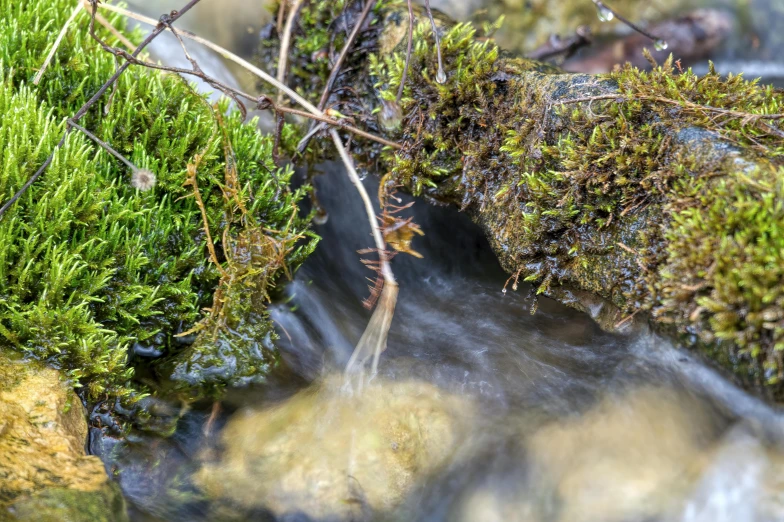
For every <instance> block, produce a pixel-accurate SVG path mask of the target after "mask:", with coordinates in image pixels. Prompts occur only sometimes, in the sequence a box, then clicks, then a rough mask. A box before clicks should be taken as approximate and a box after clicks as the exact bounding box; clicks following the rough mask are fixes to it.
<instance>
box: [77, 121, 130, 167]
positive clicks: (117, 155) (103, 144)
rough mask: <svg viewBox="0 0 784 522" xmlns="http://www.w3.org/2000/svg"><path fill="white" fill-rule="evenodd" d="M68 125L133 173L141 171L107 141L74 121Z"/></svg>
mask: <svg viewBox="0 0 784 522" xmlns="http://www.w3.org/2000/svg"><path fill="white" fill-rule="evenodd" d="M66 124H67V125H68V126H69V127H73V128H74V129H76V130H78V131H79V132H81V133H82V134H84V135H85V136H87V137H88V138H90V139H91V140H93V141H94V142H95V143H97V144H98V145H100V146H101V147H103V149H104V150H105V151H106V152H108V153H109V154H111V155H112V156H114V157H115V158H117V159H118V160H120V161H121V162H123V163H125V165H126V166H128V168H130V169H131V170H132V171H134V172H136V171H137V170H139V168H138V167H137V166H136V165H134V164H133V163H131V162H130V161H128V159H126V157H125V156H123V155H122V154H120V153H119V152H117V151H116V150H114V149H113V148H112V147H111V146H110V145H109V144H108V143H106V142H105V141H103V140H101V139H100V138H99V137H98V136H96V135H95V134H93V133H92V132H90V131H88V130H87V129H85V128H84V127H82V126H81V125H79V124H78V123H76V122H74V121H73V120H68V121H67V122H66Z"/></svg>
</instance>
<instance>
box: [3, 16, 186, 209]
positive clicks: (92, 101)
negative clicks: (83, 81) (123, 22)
mask: <svg viewBox="0 0 784 522" xmlns="http://www.w3.org/2000/svg"><path fill="white" fill-rule="evenodd" d="M199 2H200V0H190V2H188V3H187V4H186V5H185V6H184V7H183V8H182V9H180V10H179V11H174V12H173V14H172V15H171V16H170V21H171V22H174V21H176V20H178V19H179V18H180V17H182V16H183V15H184V14H185V13H187V12H188V11H190V10H191V8H193V6H195V5H196V4H198V3H199ZM94 5H95V4H94ZM102 5H106V4H102ZM165 28H166V26H165V25H164V24H162V23H157V22H156V24H155V29H153V31H152V32H151V33H150V34H149V35H148V36H147V38H145V39H144V41H143V42H142V43H141V44H139V46H138V47H137V48H136V50H135V51H134V52H133V54H132V55H131V56H133V57H134V58H135V57H137V56H138V55H139V54H140V53H141V52H142V51H143V50H144V48H145V47H147V46H148V45H149V44H150V42H152V41H153V40H155V38H157V37H158V35H159V34H161V33H162V32H163V31H164V29H165ZM130 66H131V62H125V63H124V64H122V65H121V66H120V67H118V68H117V70H116V71H115V73H114V74H113V75H112V77H111V78H109V79H108V80H106V82H105V83H104V84H103V85H102V86H101V87H100V88H99V89H98V91H96V92H95V94H93V96H92V97H91V98H90V99H89V100H87V101H86V102H85V103H84V105H82V107H81V108H80V109H79V110H78V111H77V112H76V114H74V115H73V116H72V117H71V120H72V121H74V122H77V121H79V120H80V119H81V118H82V117H83V116H84V115H85V114H87V111H89V110H90V108H91V107H92V106H93V105H95V103H96V102H97V101H98V100H100V99H101V96H103V95H104V93H105V92H106V91H107V90H108V89H109V87H111V86H112V85H114V83H115V82H116V81H117V79H118V78H119V77H120V76H121V75H122V73H124V72H125V70H126V69H127V68H128V67H130ZM69 130H70V129H69V128H68V127H66V130H65V132H64V133H63V137H62V138H60V141H59V142H58V143H57V145H55V148H54V150H53V151H52V152H51V154H49V156H48V157H47V158H46V160H45V161H44V163H43V164H42V165H41V166H40V167H39V169H38V170H37V171H36V172H35V174H33V175H32V176H30V178H29V179H28V180H27V182H26V183H25V184H24V185H23V186H22V188H20V189H19V190H18V191H17V192H16V194H14V195H13V197H11V199H9V200H8V201H7V202H6V203H5V204H4V205H3V206H2V207H0V217H2V216H3V215H4V214H5V212H6V211H7V210H8V209H9V208H10V207H11V205H13V204H14V203H16V201H17V200H18V199H19V198H20V197H22V195H23V194H24V193H25V192H26V191H27V189H28V188H30V186H31V185H32V184H33V183H35V181H36V180H37V179H38V178H39V177H40V176H41V174H43V173H44V171H45V170H46V169H47V168H48V167H49V165H50V164H51V163H52V160H53V159H54V155H55V152H57V150H58V149H60V148H61V147H62V146H63V145H64V144H65V139H66V136H68V133H69Z"/></svg>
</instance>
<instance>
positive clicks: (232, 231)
mask: <svg viewBox="0 0 784 522" xmlns="http://www.w3.org/2000/svg"><path fill="white" fill-rule="evenodd" d="M72 8H73V5H72V3H71V2H68V1H65V0H57V1H54V2H45V3H43V2H33V1H26V0H25V1H22V2H17V1H10V0H9V1H5V0H3V1H0V42H2V45H0V114H2V115H3V120H2V122H1V123H0V150H2V151H3V156H2V161H3V164H2V169H0V199H2V200H3V201H5V200H7V199H9V198H10V197H11V195H13V194H14V192H16V190H18V189H19V188H20V187H21V186H22V185H23V184H24V182H25V181H26V180H27V179H28V178H29V177H30V175H31V174H32V173H33V172H35V171H36V170H37V169H38V167H39V166H40V165H41V164H42V162H43V161H44V159H45V158H46V157H47V155H48V154H49V153H50V152H51V151H52V150H53V149H54V146H55V144H56V143H57V142H58V141H59V139H60V137H61V136H62V135H63V133H64V132H65V125H64V123H63V120H64V118H66V117H69V116H71V115H72V114H73V113H74V112H76V110H77V109H78V108H79V107H80V106H81V105H82V104H83V103H84V101H86V99H87V98H88V97H89V96H91V95H92V94H93V93H94V92H95V91H96V90H97V89H98V87H99V86H100V85H101V84H103V82H104V81H106V79H108V78H109V77H110V76H111V75H112V74H113V72H114V70H115V60H114V57H113V56H112V55H111V54H109V53H106V52H105V51H103V50H101V48H100V46H99V45H98V44H97V43H96V42H94V41H93V40H92V39H91V38H90V36H89V34H88V32H87V24H88V16H87V15H86V14H84V13H83V14H82V15H81V17H79V18H77V21H76V23H75V24H74V26H73V27H71V29H70V30H69V31H68V33H67V34H66V37H65V38H64V39H63V42H62V44H61V46H60V47H59V49H58V50H57V53H56V55H55V59H54V60H53V62H52V64H51V65H50V66H49V68H48V69H47V70H46V73H45V74H44V75H43V79H42V81H41V83H40V85H39V86H33V85H31V80H32V78H33V76H34V74H35V73H36V71H37V69H38V68H39V67H40V66H41V65H42V62H43V59H44V56H45V55H46V53H47V51H48V50H49V48H50V47H51V45H52V43H53V41H54V39H55V37H56V35H57V32H58V31H59V29H60V27H61V26H62V25H63V23H64V22H65V19H66V18H67V17H68V15H69V13H70V11H71V10H72ZM112 23H113V24H115V26H117V27H118V28H122V27H123V23H124V21H123V20H121V19H119V18H115V19H112ZM98 30H99V34H101V37H102V38H105V39H107V41H109V42H110V43H112V44H116V43H117V42H116V40H115V38H114V37H113V36H112V35H111V34H109V32H108V31H106V30H104V29H102V28H98ZM139 36H140V35H139V34H138V33H134V34H132V35H131V37H132V38H133V39H135V40H136V41H137V42H138V41H139V40H140V38H139ZM118 45H120V44H118ZM227 108H228V106H227V104H222V105H220V106H219V107H215V108H213V107H210V106H209V104H208V103H207V102H206V101H205V99H204V98H203V97H202V96H200V95H198V94H196V93H195V92H194V91H193V90H192V89H191V88H190V87H189V86H188V85H187V84H186V83H185V82H184V81H182V80H181V79H180V78H178V77H177V76H174V75H167V74H162V73H160V72H158V71H150V70H147V69H145V68H140V67H136V68H134V67H132V68H131V69H129V70H127V71H126V72H125V73H124V74H123V75H122V77H121V78H120V80H119V81H118V82H117V85H116V89H115V90H114V91H113V92H111V94H109V93H107V95H106V96H105V97H104V99H102V100H101V101H100V102H99V103H97V104H96V105H95V106H94V107H93V108H92V109H91V110H90V112H88V114H87V115H86V116H85V118H83V119H82V120H81V121H80V123H81V124H82V125H83V126H85V127H87V128H88V129H89V130H91V131H92V132H93V133H94V134H96V135H97V136H98V137H100V138H101V139H103V140H104V141H106V142H108V143H110V144H111V145H112V146H113V147H114V148H115V149H117V150H118V151H119V152H120V153H122V154H124V155H125V156H126V157H128V158H129V159H130V160H131V161H132V162H133V163H134V164H135V165H137V166H138V167H140V168H147V169H150V170H151V171H153V172H154V174H155V176H156V178H157V183H156V184H155V186H154V187H153V188H152V189H151V190H149V191H141V190H137V189H136V188H134V187H133V186H132V185H131V183H130V177H131V172H129V171H128V169H127V168H126V167H125V166H123V165H122V164H120V163H119V162H118V161H117V160H116V159H114V158H113V157H111V156H109V155H108V154H107V153H106V152H105V151H103V150H102V149H100V148H98V147H97V146H96V145H95V144H94V143H92V142H91V141H90V140H88V139H87V138H86V137H84V136H83V135H81V134H79V133H75V132H73V133H71V134H70V135H69V136H68V138H67V140H66V143H65V145H64V146H63V147H62V148H61V149H60V150H58V151H57V153H56V154H55V158H54V161H53V163H52V165H51V166H50V167H49V168H48V169H47V171H46V172H45V173H44V175H43V176H42V177H41V179H40V180H38V181H37V182H36V183H35V184H34V185H33V186H32V187H31V188H30V190H28V191H27V192H26V193H25V195H24V196H23V197H22V198H21V199H20V200H19V201H18V202H17V203H16V204H15V205H14V206H13V207H11V209H10V210H9V211H8V212H6V214H5V215H3V216H2V218H1V219H0V243H2V245H3V249H2V251H0V343H2V344H3V345H5V346H8V347H14V348H16V349H18V350H21V351H23V352H25V353H28V354H31V355H34V356H36V357H38V358H41V359H47V360H50V361H52V362H54V363H56V364H58V365H60V366H62V367H63V368H65V369H66V370H67V372H68V375H69V377H70V378H71V379H73V381H74V383H77V384H82V385H86V395H87V396H88V397H89V398H91V399H97V398H103V397H105V396H106V395H111V396H121V397H125V396H129V395H133V394H134V393H135V391H134V387H133V386H129V381H130V379H131V378H132V374H133V366H134V364H133V363H132V362H129V348H130V347H134V349H133V350H132V352H131V354H130V355H133V354H140V355H145V356H146V355H148V354H150V353H154V354H155V355H156V356H159V357H162V358H163V359H164V360H168V359H170V358H172V357H179V358H180V360H181V361H184V362H185V363H187V361H188V360H189V358H191V357H195V358H198V353H194V351H195V352H198V348H191V349H190V350H188V351H187V353H186V354H183V351H184V350H186V348H184V346H186V345H187V342H186V343H185V344H183V342H176V339H175V337H174V336H175V335H176V334H178V333H183V332H185V331H187V330H190V329H192V328H193V327H194V326H195V325H197V324H201V323H200V321H206V322H210V321H212V316H211V315H210V314H209V313H207V314H205V313H204V312H202V310H203V309H204V308H206V307H210V306H212V308H213V309H216V307H217V306H218V303H217V301H216V300H214V293H215V290H216V288H218V287H219V286H221V285H222V284H228V282H229V280H231V279H232V278H235V279H238V280H241V281H240V283H239V285H238V287H242V288H244V290H243V291H247V292H255V293H257V294H259V295H261V296H267V292H268V287H270V286H271V285H272V284H273V283H274V281H275V280H276V279H277V278H278V277H280V276H281V275H283V274H284V273H286V271H287V270H289V269H293V268H294V267H296V265H297V264H298V263H299V262H300V261H301V260H302V259H303V258H304V256H305V255H306V254H307V252H308V249H310V248H312V247H313V246H314V242H313V241H312V240H310V239H312V236H308V237H309V238H310V239H309V240H308V241H305V242H304V244H305V245H306V246H301V243H300V246H295V244H297V242H298V241H299V239H301V238H303V237H304V235H308V234H309V233H308V232H306V230H305V228H306V223H305V222H304V221H303V220H301V219H300V218H298V217H297V216H296V203H297V201H298V200H299V198H300V197H301V195H302V193H301V192H299V191H292V190H290V189H289V187H288V181H289V178H290V176H291V170H290V169H281V168H278V167H277V166H276V165H275V164H274V162H273V160H272V154H271V151H272V146H273V138H272V137H270V136H264V135H261V134H260V133H259V132H258V131H257V130H256V129H255V126H254V123H253V122H251V123H250V124H243V123H242V121H241V118H240V116H239V114H238V113H237V112H236V111H235V112H233V113H230V114H227ZM221 113H222V114H224V115H225V116H224V117H222V118H216V114H221ZM283 139H284V142H288V141H290V140H291V139H292V129H290V128H289V127H286V128H285V129H284V135H283ZM245 235H254V237H257V238H259V239H258V241H259V242H260V243H266V242H269V243H274V244H275V245H278V246H279V249H278V251H276V252H275V255H274V256H270V257H254V258H252V259H251V260H250V261H248V263H250V269H252V270H253V271H262V272H264V273H265V276H264V277H263V278H262V279H260V280H258V281H256V283H255V284H249V283H248V281H249V279H248V278H243V277H242V276H239V275H237V274H235V270H234V268H233V260H232V258H231V255H232V254H231V252H229V251H228V245H227V243H230V242H232V241H237V239H236V238H238V237H241V236H245ZM210 237H211V240H212V242H213V243H214V251H215V255H214V256H213V255H212V254H211V253H210V249H209V248H208V247H209V244H210V242H211V241H210ZM243 285H244V286H243ZM256 304H262V303H261V301H257V302H256ZM254 321H255V324H254V325H253V331H252V332H246V333H247V334H248V335H253V336H256V337H255V338H256V340H263V339H265V338H269V337H270V336H271V335H273V334H272V330H271V328H270V322H269V319H268V317H267V316H266V312H265V311H264V307H263V304H262V306H260V307H259V308H258V310H257V313H256V316H255V317H254ZM213 330H214V329H213ZM201 343H202V344H201V345H202V346H206V345H208V344H209V342H207V341H202V342H201ZM228 344H229V348H228V350H229V352H230V353H228V354H225V355H224V357H223V358H222V359H221V360H218V359H214V358H213V359H212V360H211V361H210V363H209V364H210V366H220V365H225V362H226V361H228V360H231V359H232V358H234V359H237V360H240V359H242V360H243V361H244V360H250V359H252V360H253V361H254V362H253V364H252V365H246V366H245V367H243V368H236V367H235V368H233V369H232V368H231V367H230V366H229V367H228V369H226V370H225V371H223V372H220V378H219V379H217V380H219V381H220V383H213V384H220V385H224V384H230V383H232V382H235V376H236V373H237V372H239V373H242V372H245V373H247V372H248V371H250V370H251V369H252V370H253V371H256V372H262V371H263V370H264V369H265V368H267V367H269V366H270V365H274V364H275V361H276V354H275V351H274V349H271V346H270V345H269V344H267V345H264V347H265V349H263V350H262V349H258V350H256V351H255V352H253V353H249V352H248V351H247V347H246V346H245V345H243V346H240V345H239V344H234V340H233V339H232V340H230V341H228ZM258 346H259V347H261V346H262V345H261V344H258ZM243 364H244V363H243ZM164 367H165V365H161V368H164ZM234 370H236V371H234ZM243 377H244V375H243Z"/></svg>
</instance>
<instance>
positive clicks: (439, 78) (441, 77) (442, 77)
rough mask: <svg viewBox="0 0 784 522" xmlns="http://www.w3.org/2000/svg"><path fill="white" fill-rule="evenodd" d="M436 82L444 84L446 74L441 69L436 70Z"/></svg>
mask: <svg viewBox="0 0 784 522" xmlns="http://www.w3.org/2000/svg"><path fill="white" fill-rule="evenodd" d="M436 81H437V82H438V83H440V84H442V85H443V84H445V83H446V73H445V72H444V68H443V67H439V68H438V72H437V73H436Z"/></svg>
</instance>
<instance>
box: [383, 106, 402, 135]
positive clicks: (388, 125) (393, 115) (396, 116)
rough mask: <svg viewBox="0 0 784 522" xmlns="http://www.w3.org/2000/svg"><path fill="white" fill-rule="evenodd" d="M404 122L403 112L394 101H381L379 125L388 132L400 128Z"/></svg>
mask: <svg viewBox="0 0 784 522" xmlns="http://www.w3.org/2000/svg"><path fill="white" fill-rule="evenodd" d="M401 121H403V111H402V110H401V108H400V105H398V104H397V103H396V102H394V101H387V100H381V110H380V111H379V112H378V123H379V125H381V126H382V127H383V128H384V130H386V131H393V130H396V129H398V128H400V122H401Z"/></svg>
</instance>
